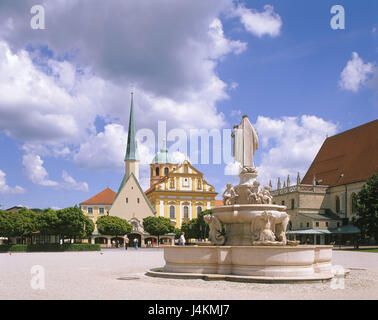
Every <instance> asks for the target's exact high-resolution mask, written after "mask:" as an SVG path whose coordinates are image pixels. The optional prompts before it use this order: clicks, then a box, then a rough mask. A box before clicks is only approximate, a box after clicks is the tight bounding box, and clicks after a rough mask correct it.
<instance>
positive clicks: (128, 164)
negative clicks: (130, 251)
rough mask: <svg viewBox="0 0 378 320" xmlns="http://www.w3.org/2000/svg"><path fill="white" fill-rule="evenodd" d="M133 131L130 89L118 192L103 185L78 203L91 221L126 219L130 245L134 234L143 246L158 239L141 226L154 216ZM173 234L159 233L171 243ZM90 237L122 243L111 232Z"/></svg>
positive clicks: (132, 102) (107, 243) (132, 104)
mask: <svg viewBox="0 0 378 320" xmlns="http://www.w3.org/2000/svg"><path fill="white" fill-rule="evenodd" d="M135 134H136V131H135V122H134V101H133V93H131V106H130V120H129V129H128V136H127V146H126V155H125V159H124V161H125V174H124V176H123V179H122V182H121V184H120V186H119V189H118V192H117V193H115V192H113V191H112V190H110V189H105V190H104V191H102V192H100V193H99V194H97V195H95V196H94V197H92V198H90V199H88V200H87V201H84V202H82V203H81V204H80V207H81V209H82V211H83V212H84V214H86V215H87V216H89V218H90V219H92V221H93V222H94V223H96V221H97V219H98V217H100V216H101V215H104V214H107V215H111V216H116V217H120V218H123V219H126V220H127V221H128V222H129V223H130V224H132V226H133V231H132V232H131V233H130V234H128V237H129V239H130V245H132V244H133V240H134V238H137V239H138V241H139V245H140V246H142V247H143V246H145V244H146V242H147V241H148V240H152V239H154V240H155V243H157V237H155V236H153V235H150V234H149V233H147V232H145V231H144V229H143V219H144V218H146V217H149V216H153V215H154V214H155V213H156V210H155V208H154V207H153V206H152V205H151V203H150V201H149V199H148V198H147V196H146V194H145V193H144V192H143V190H142V188H141V186H140V184H139V157H138V147H137V141H136V137H135ZM96 228H97V227H96ZM174 238H175V235H174V234H168V235H164V236H161V237H160V239H162V241H166V242H168V243H170V244H173V243H174ZM91 241H92V242H93V243H96V242H97V243H100V244H102V245H105V246H108V247H109V246H111V245H112V243H113V241H117V242H118V243H120V244H121V245H123V238H117V239H115V238H112V237H111V236H106V235H101V234H100V233H99V232H98V230H95V231H94V233H93V235H92V239H91Z"/></svg>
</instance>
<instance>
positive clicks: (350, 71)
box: [339, 52, 374, 92]
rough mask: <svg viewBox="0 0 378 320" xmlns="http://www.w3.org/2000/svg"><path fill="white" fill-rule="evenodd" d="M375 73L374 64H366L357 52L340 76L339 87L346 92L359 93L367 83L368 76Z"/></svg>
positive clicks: (353, 54)
mask: <svg viewBox="0 0 378 320" xmlns="http://www.w3.org/2000/svg"><path fill="white" fill-rule="evenodd" d="M373 72H374V63H364V61H363V60H362V59H361V58H360V57H359V55H358V53H357V52H353V53H352V59H351V60H349V61H348V62H347V65H346V66H345V68H344V69H343V71H342V72H341V75H340V81H339V86H340V88H342V89H344V90H350V91H353V92H357V91H358V89H359V88H360V87H361V86H362V85H364V84H365V83H366V81H367V80H368V75H369V74H371V73H373Z"/></svg>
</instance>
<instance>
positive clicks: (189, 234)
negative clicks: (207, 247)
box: [181, 210, 213, 239]
mask: <svg viewBox="0 0 378 320" xmlns="http://www.w3.org/2000/svg"><path fill="white" fill-rule="evenodd" d="M207 214H213V212H212V211H211V210H205V211H202V212H201V213H200V214H199V215H198V217H197V218H195V219H192V220H190V221H188V222H184V223H183V224H182V226H181V230H182V231H183V232H185V237H186V238H187V239H190V238H192V239H206V238H208V237H209V227H208V225H207V223H206V222H205V220H204V219H203V216H204V215H207Z"/></svg>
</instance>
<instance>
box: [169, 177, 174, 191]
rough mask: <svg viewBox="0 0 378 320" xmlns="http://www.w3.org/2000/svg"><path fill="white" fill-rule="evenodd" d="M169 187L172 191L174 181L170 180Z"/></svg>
mask: <svg viewBox="0 0 378 320" xmlns="http://www.w3.org/2000/svg"><path fill="white" fill-rule="evenodd" d="M169 187H170V188H172V189H173V188H174V187H175V179H173V178H172V179H171V180H170V183H169Z"/></svg>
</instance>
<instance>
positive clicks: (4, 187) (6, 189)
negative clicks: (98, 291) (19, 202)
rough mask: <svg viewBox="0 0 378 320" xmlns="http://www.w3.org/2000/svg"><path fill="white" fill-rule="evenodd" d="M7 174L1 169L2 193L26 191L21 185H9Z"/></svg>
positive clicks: (0, 188)
mask: <svg viewBox="0 0 378 320" xmlns="http://www.w3.org/2000/svg"><path fill="white" fill-rule="evenodd" d="M5 176H6V174H5V172H4V171H2V170H0V194H19V193H24V192H25V191H26V190H25V189H24V188H22V187H20V186H15V187H10V186H8V185H7V180H6V178H5Z"/></svg>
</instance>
